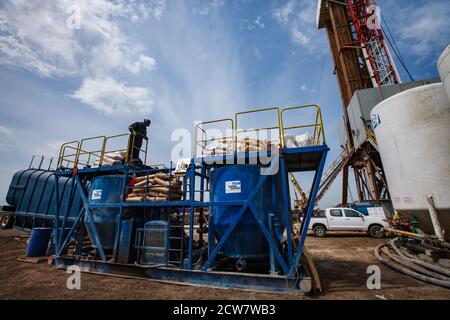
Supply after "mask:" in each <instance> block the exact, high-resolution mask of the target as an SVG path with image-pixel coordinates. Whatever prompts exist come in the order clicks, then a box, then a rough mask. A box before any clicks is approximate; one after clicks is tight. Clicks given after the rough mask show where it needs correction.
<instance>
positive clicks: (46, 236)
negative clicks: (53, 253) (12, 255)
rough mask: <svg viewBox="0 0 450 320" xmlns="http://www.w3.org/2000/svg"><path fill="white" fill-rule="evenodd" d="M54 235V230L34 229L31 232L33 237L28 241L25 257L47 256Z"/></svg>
mask: <svg viewBox="0 0 450 320" xmlns="http://www.w3.org/2000/svg"><path fill="white" fill-rule="evenodd" d="M51 234H52V228H34V229H33V230H32V231H31V237H30V240H29V241H28V246H27V250H26V252H25V256H27V257H42V256H45V254H46V252H47V247H48V241H49V240H50V236H51Z"/></svg>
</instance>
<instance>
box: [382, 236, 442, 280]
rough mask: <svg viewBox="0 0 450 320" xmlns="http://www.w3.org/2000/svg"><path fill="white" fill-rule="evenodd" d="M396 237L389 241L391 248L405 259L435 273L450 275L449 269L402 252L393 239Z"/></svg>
mask: <svg viewBox="0 0 450 320" xmlns="http://www.w3.org/2000/svg"><path fill="white" fill-rule="evenodd" d="M397 239H398V238H396V239H393V240H391V241H389V244H390V245H391V247H392V249H394V251H395V252H396V253H397V254H398V255H399V256H401V257H403V258H405V259H409V260H410V261H411V262H414V263H415V264H417V265H419V266H422V267H424V268H427V269H429V270H432V271H435V272H437V273H440V274H442V275H444V276H447V277H450V270H446V269H444V268H442V267H440V266H437V265H435V264H432V263H428V262H426V261H423V260H421V259H417V258H416V257H414V256H413V255H412V254H409V253H407V252H402V251H401V250H400V248H399V247H397V246H396V244H395V241H397Z"/></svg>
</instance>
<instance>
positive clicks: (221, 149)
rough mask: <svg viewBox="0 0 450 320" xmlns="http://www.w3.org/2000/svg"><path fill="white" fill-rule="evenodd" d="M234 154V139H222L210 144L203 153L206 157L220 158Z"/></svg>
mask: <svg viewBox="0 0 450 320" xmlns="http://www.w3.org/2000/svg"><path fill="white" fill-rule="evenodd" d="M232 152H233V139H228V138H222V139H218V140H215V141H213V142H211V143H210V144H208V145H207V146H206V148H205V150H204V151H203V155H204V156H218V155H224V154H229V153H232Z"/></svg>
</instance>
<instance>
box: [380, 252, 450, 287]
mask: <svg viewBox="0 0 450 320" xmlns="http://www.w3.org/2000/svg"><path fill="white" fill-rule="evenodd" d="M385 245H386V244H385V243H382V244H380V245H378V246H377V247H376V248H375V250H374V254H375V257H376V258H377V260H378V261H380V262H381V263H383V264H385V265H387V266H388V267H390V268H392V269H394V270H396V271H399V272H401V273H403V274H406V275H409V276H410V277H413V278H415V279H418V280H421V281H424V282H427V283H431V284H435V285H438V286H441V287H445V288H449V289H450V282H448V281H443V280H438V279H434V278H431V277H427V276H424V275H421V274H419V273H417V272H414V271H411V270H409V269H407V268H405V267H403V266H402V265H399V264H398V263H395V262H392V261H390V260H387V259H384V258H383V257H382V256H381V255H380V252H379V251H380V249H381V247H384V246H385Z"/></svg>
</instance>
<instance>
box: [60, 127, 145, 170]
mask: <svg viewBox="0 0 450 320" xmlns="http://www.w3.org/2000/svg"><path fill="white" fill-rule="evenodd" d="M137 135H140V136H142V138H143V139H145V136H144V135H143V134H141V133H136V132H134V133H124V134H118V135H114V136H109V137H107V136H96V137H89V138H85V139H82V140H81V141H71V142H66V143H64V144H62V145H61V149H60V152H59V157H58V167H61V166H62V165H63V164H64V163H67V167H68V166H69V164H73V167H77V166H79V165H84V166H91V157H93V156H96V157H98V159H99V164H98V165H99V166H102V164H103V158H104V156H105V154H108V153H113V152H125V151H126V154H125V155H124V157H125V159H124V163H129V162H130V160H131V159H130V155H129V151H130V150H134V149H136V148H137V149H138V150H139V151H140V152H144V164H146V163H147V151H148V139H145V141H146V142H145V146H144V148H142V147H141V148H138V147H137V146H135V138H136V136H137ZM123 137H128V140H127V148H126V149H115V150H109V149H108V148H107V147H108V142H109V141H111V140H113V139H117V138H123ZM93 140H99V145H100V149H99V150H97V149H96V150H87V149H88V148H86V147H84V148H83V145H85V144H86V142H88V141H93ZM72 145H74V146H72ZM66 149H70V150H74V151H73V152H72V153H71V154H66ZM85 155H87V161H86V162H81V161H80V158H81V156H85ZM71 157H74V159H70V158H71Z"/></svg>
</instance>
